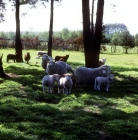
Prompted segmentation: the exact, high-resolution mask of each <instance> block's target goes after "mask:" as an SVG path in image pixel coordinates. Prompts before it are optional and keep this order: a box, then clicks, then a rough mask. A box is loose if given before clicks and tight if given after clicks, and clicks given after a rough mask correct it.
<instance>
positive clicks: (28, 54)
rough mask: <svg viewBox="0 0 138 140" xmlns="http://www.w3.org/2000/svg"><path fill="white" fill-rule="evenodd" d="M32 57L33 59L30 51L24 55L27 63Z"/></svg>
mask: <svg viewBox="0 0 138 140" xmlns="http://www.w3.org/2000/svg"><path fill="white" fill-rule="evenodd" d="M30 59H31V56H30V53H29V52H27V53H26V54H25V55H24V60H25V61H26V62H27V64H28V62H29V60H30Z"/></svg>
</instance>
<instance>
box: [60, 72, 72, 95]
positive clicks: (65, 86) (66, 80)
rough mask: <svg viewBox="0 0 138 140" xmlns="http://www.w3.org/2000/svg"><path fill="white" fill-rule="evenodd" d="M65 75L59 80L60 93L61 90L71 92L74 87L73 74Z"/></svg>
mask: <svg viewBox="0 0 138 140" xmlns="http://www.w3.org/2000/svg"><path fill="white" fill-rule="evenodd" d="M63 75H64V76H65V77H62V78H60V79H59V81H58V93H59V94H60V91H61V90H62V91H63V93H66V94H70V93H71V89H72V85H73V82H72V79H71V77H72V74H69V73H67V74H63Z"/></svg>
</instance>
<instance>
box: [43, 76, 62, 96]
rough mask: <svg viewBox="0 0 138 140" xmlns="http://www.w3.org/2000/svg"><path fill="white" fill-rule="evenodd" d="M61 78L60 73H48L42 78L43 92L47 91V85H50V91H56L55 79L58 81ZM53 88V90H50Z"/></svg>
mask: <svg viewBox="0 0 138 140" xmlns="http://www.w3.org/2000/svg"><path fill="white" fill-rule="evenodd" d="M59 79H60V75H58V74H53V75H46V76H44V77H43V79H42V87H43V92H45V86H48V93H50V92H51V93H54V90H53V86H54V83H55V81H56V82H58V81H59ZM50 90H51V91H50Z"/></svg>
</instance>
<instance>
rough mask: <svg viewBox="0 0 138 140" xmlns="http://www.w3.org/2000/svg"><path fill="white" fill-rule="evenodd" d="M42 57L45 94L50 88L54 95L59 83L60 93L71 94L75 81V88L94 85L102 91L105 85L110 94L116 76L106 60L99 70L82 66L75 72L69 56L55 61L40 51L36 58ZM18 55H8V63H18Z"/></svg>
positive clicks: (28, 54)
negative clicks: (68, 62) (102, 85)
mask: <svg viewBox="0 0 138 140" xmlns="http://www.w3.org/2000/svg"><path fill="white" fill-rule="evenodd" d="M40 57H42V63H41V66H42V68H43V69H44V70H45V72H46V73H47V74H46V75H45V76H44V77H43V79H42V87H43V92H45V91H46V90H45V87H46V86H47V87H48V93H54V84H55V82H57V85H58V93H59V94H60V92H61V91H62V92H63V93H66V94H70V93H71V90H72V86H73V80H72V79H74V81H75V87H77V86H81V85H84V84H85V85H89V84H94V89H95V90H98V91H100V86H101V84H105V85H106V88H105V90H106V91H107V92H108V88H109V84H110V83H111V82H112V80H113V78H114V75H113V74H111V69H110V66H108V65H105V62H106V59H105V58H102V59H100V60H99V67H98V68H87V67H83V66H80V67H78V68H76V69H75V70H73V69H72V67H71V66H70V65H69V64H67V60H68V58H69V55H65V56H55V59H53V58H52V57H51V56H48V55H47V53H46V52H43V51H40V52H38V53H37V56H36V57H35V58H40ZM16 58H17V54H8V55H7V62H9V60H13V61H14V62H15V61H16ZM30 58H31V56H30V53H26V54H25V55H24V60H25V61H26V62H27V63H29V60H30Z"/></svg>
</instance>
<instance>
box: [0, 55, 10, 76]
mask: <svg viewBox="0 0 138 140" xmlns="http://www.w3.org/2000/svg"><path fill="white" fill-rule="evenodd" d="M2 57H3V54H2V55H1V56H0V77H2V78H5V77H9V76H8V75H6V74H5V72H4V70H3V66H2V64H3V63H2Z"/></svg>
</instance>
